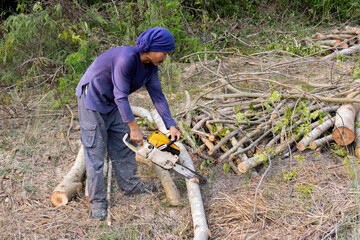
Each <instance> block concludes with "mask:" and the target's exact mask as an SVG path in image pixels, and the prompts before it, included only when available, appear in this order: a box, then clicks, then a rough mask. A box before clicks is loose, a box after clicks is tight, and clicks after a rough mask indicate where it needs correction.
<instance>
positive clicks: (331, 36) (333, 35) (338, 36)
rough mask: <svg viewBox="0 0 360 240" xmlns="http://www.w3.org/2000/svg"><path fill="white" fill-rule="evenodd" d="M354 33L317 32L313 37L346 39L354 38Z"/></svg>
mask: <svg viewBox="0 0 360 240" xmlns="http://www.w3.org/2000/svg"><path fill="white" fill-rule="evenodd" d="M353 37H354V35H352V34H321V33H316V34H314V35H313V36H312V38H313V39H318V40H325V39H335V40H341V41H344V40H345V39H349V38H353Z"/></svg>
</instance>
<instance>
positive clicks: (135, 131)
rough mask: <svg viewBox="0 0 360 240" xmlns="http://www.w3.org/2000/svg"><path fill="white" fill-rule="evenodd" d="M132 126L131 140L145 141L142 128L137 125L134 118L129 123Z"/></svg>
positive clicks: (140, 142)
mask: <svg viewBox="0 0 360 240" xmlns="http://www.w3.org/2000/svg"><path fill="white" fill-rule="evenodd" d="M128 125H129V128H130V140H131V141H134V142H136V143H139V144H142V143H143V133H142V131H141V130H140V128H139V126H138V125H137V123H136V121H135V120H133V121H131V122H129V123H128Z"/></svg>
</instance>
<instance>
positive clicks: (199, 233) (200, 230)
mask: <svg viewBox="0 0 360 240" xmlns="http://www.w3.org/2000/svg"><path fill="white" fill-rule="evenodd" d="M175 144H176V146H178V147H179V148H180V150H181V151H180V156H179V158H180V161H181V162H182V164H183V165H184V166H185V167H188V168H190V169H191V170H195V168H194V165H193V162H192V160H191V157H190V155H189V153H188V152H187V151H186V148H185V147H184V145H183V144H181V143H179V142H176V143H175ZM185 182H186V189H187V193H188V199H189V203H190V208H191V216H192V220H193V226H194V238H193V239H194V240H207V239H208V238H209V237H210V234H211V233H210V230H209V228H208V225H207V222H206V215H205V210H204V204H203V202H202V198H201V192H200V187H199V185H198V184H197V183H196V182H194V181H193V180H191V179H186V180H185Z"/></svg>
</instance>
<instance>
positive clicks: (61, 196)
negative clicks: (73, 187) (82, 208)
mask: <svg viewBox="0 0 360 240" xmlns="http://www.w3.org/2000/svg"><path fill="white" fill-rule="evenodd" d="M50 200H51V203H52V205H54V206H55V207H57V206H59V205H66V204H67V203H68V202H69V199H68V197H67V196H66V194H65V193H64V192H60V191H55V192H53V193H52V194H51V195H50Z"/></svg>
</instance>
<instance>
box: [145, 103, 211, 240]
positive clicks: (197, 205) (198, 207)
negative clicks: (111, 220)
mask: <svg viewBox="0 0 360 240" xmlns="http://www.w3.org/2000/svg"><path fill="white" fill-rule="evenodd" d="M151 116H152V117H153V119H154V121H155V123H156V125H157V126H158V128H159V130H160V131H161V132H163V133H164V134H168V133H169V131H168V130H167V129H166V127H165V124H164V122H163V121H162V119H161V117H160V115H159V113H158V112H157V111H156V110H153V111H151ZM175 144H176V145H177V146H178V147H179V148H180V156H179V158H180V162H181V163H182V164H183V165H184V166H186V167H188V168H190V169H192V170H194V165H193V163H192V160H191V157H190V155H189V153H188V152H187V150H186V148H185V146H184V145H183V144H181V143H179V142H176V143H175ZM186 188H187V191H188V199H189V203H190V208H191V215H192V218H193V226H194V240H206V239H208V238H209V232H210V231H209V229H208V225H207V222H206V216H205V210H204V205H203V202H202V198H201V192H200V187H199V185H198V184H197V183H195V182H193V181H192V180H189V179H186Z"/></svg>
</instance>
